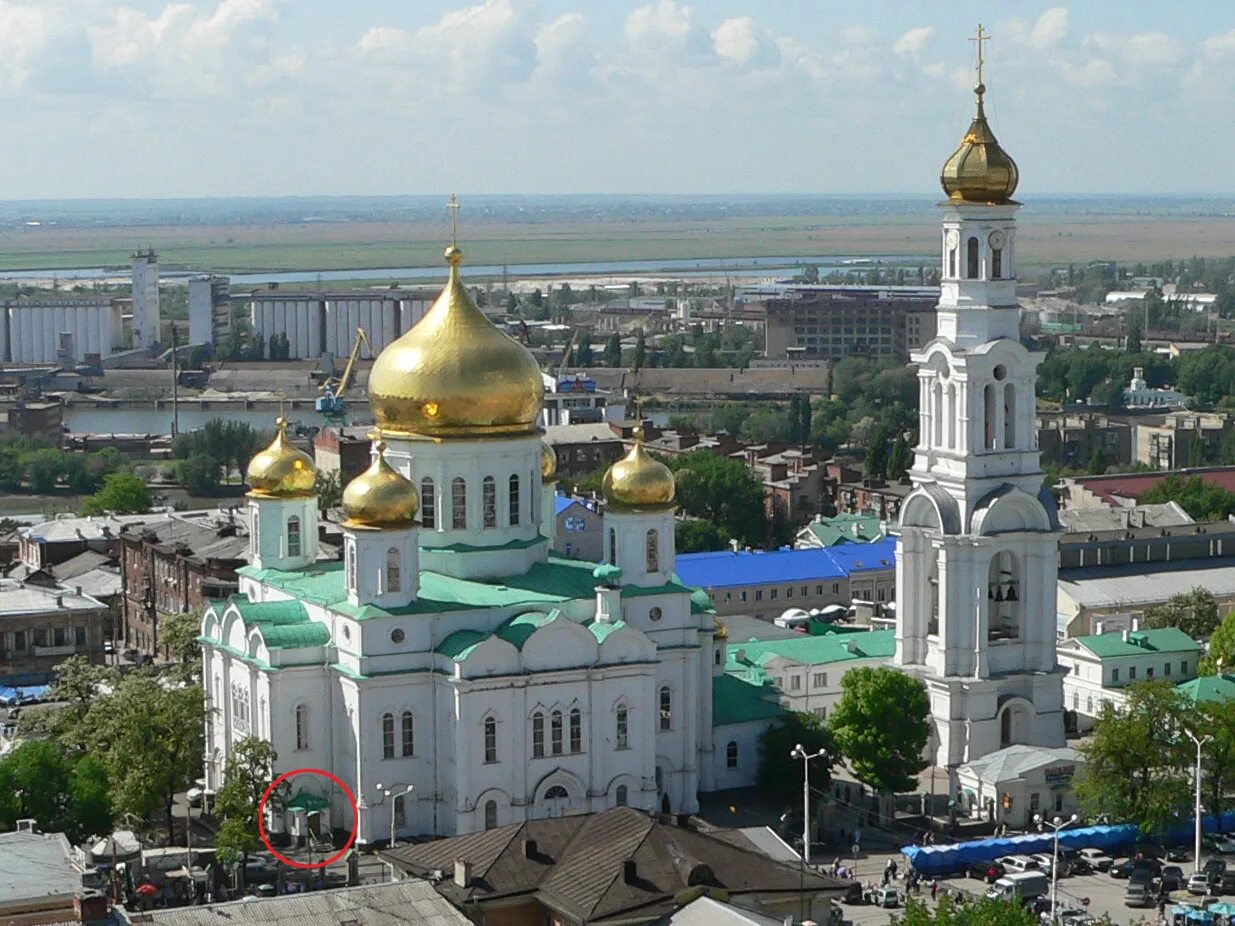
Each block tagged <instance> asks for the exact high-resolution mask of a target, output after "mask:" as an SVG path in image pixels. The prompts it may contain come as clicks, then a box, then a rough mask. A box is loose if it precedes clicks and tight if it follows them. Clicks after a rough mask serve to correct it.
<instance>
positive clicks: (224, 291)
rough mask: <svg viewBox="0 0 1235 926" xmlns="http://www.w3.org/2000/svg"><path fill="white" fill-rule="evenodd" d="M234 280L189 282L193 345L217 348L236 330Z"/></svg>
mask: <svg viewBox="0 0 1235 926" xmlns="http://www.w3.org/2000/svg"><path fill="white" fill-rule="evenodd" d="M230 283H231V280H230V279H228V278H227V277H224V276H215V275H213V274H205V275H203V276H197V277H193V278H192V279H190V280H189V343H190V344H214V343H216V342H218V341H221V340H222V339H223V338H225V337H227V334H228V332H230V331H231V330H232V302H231V295H230V293H229V291H228V287H229V284H230Z"/></svg>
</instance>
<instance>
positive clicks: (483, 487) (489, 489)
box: [480, 476, 497, 530]
mask: <svg viewBox="0 0 1235 926" xmlns="http://www.w3.org/2000/svg"><path fill="white" fill-rule="evenodd" d="M480 503H481V505H480V506H481V508H483V509H484V516H485V521H484V526H485V529H486V530H488V529H489V528H493V527H497V483H496V482H494V481H493V477H492V476H485V478H484V480H483V481H482V482H481V483H480Z"/></svg>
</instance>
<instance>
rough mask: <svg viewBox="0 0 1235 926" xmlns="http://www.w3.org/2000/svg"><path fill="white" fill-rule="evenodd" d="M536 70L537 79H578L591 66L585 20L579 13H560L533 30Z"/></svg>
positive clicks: (590, 51) (591, 58)
mask: <svg viewBox="0 0 1235 926" xmlns="http://www.w3.org/2000/svg"><path fill="white" fill-rule="evenodd" d="M533 42H534V44H535V45H536V62H537V65H536V71H537V74H538V75H540V76H545V75H553V74H561V75H565V76H569V77H573V78H576V79H577V78H579V77H581V76H582V75H583V74H584V73H585V72H586V71H587V70H589V69H590V68H591V66H592V63H593V60H594V55H593V53H592V50H591V48H590V47H589V44H588V30H587V20H586V19H585V18H584V16H583V14H582V13H563V14H562V15H561V16H559V17H558V18H557V19H555V20H553V22H550V23H546V24H545V25H543V26H541V27H540V28H539V29H538V30H537V31H536V36H535V38H534V39H533Z"/></svg>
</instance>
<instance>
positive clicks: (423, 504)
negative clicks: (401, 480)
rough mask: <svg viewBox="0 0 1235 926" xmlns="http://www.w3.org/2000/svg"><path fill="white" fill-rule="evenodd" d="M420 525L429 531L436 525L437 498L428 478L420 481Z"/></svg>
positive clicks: (431, 482) (431, 481)
mask: <svg viewBox="0 0 1235 926" xmlns="http://www.w3.org/2000/svg"><path fill="white" fill-rule="evenodd" d="M420 524H421V526H422V527H428V528H430V529H432V528H433V527H434V526H435V525H436V524H437V497H436V495H435V493H434V490H433V480H432V479H430V478H429V477H428V476H426V477H425V478H424V479H421V480H420Z"/></svg>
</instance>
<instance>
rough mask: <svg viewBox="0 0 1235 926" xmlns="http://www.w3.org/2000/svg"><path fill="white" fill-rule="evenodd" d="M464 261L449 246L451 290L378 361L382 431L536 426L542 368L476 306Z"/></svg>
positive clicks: (498, 431) (525, 429)
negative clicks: (461, 275) (461, 274)
mask: <svg viewBox="0 0 1235 926" xmlns="http://www.w3.org/2000/svg"><path fill="white" fill-rule="evenodd" d="M462 261H463V252H462V251H461V250H459V249H458V248H457V247H455V246H454V245H451V246H450V247H448V248H447V249H446V262H447V263H448V264H449V265H450V278H449V279H448V280H447V282H446V288H445V289H443V290H442V294H441V295H440V296H438V298H437V301H436V302H435V303H433V308H431V309H430V310H429V311H428V313H426V315H425V317H424V318H422V319H421V320H420V321H419V322H418V323H417V324H416V325H415V326H414V327H413V328H412V329H411V330H410V331H408V332H407V334H405V335H403V337H401V338H399V339H398V340H397V341H394V342H393V343H391V344H390V345H388V346H387V347H386V349H385V350H384V351H382V352H381V354H380V355H378V358H377V360H376V361H375V362H374V364H373V370H372V372H371V373H370V374H369V404H370V406H372V408H373V417H374V419H375V420H376V421H377V425H378V427H379V428H380V429H381V430H382V431H383V432H384V433H391V434H422V435H425V436H428V437H443V438H450V437H483V436H501V435H510V434H527V433H530V432H532V431H534V430H535V429H536V426H537V419H538V418H539V416H540V408H541V405H542V404H543V402H544V392H545V388H544V380H543V379H542V378H541V373H540V366H539V365H538V364H537V363H536V360H535V358H534V357H532V355H531V353H530V352H529V351H528V349H527V348H526V347H524V346H523V345H522V344H520V343H519V342H518V341H516V340H515V339H514V338H511V337H509V336H508V335H506V334H504V333H503V332H501V331H499V330H498V329H497V328H496V327H495V326H494V324H493V323H492V322H491V321H489V319H488V318H486V317H485V314H484V313H483V312H481V311H480V309H479V308H477V307H476V303H475V302H473V301H472V297H471V296H469V295H468V292H467V289H466V288H465V287H464V285H463V282H462V280H460V278H459V264H460V263H461V262H462Z"/></svg>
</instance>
